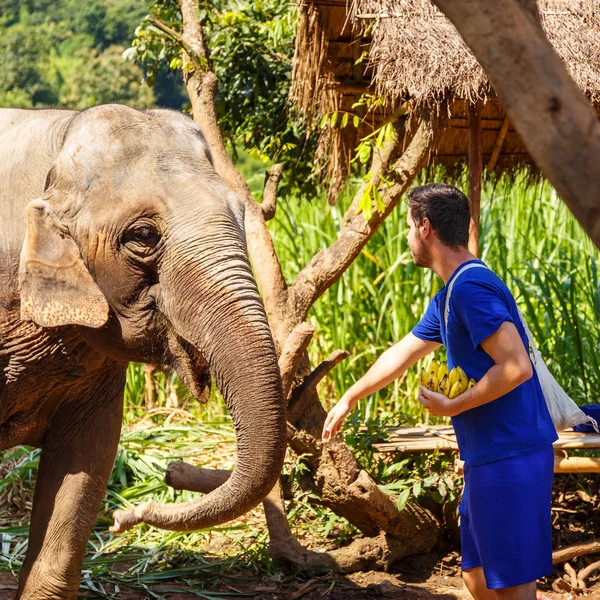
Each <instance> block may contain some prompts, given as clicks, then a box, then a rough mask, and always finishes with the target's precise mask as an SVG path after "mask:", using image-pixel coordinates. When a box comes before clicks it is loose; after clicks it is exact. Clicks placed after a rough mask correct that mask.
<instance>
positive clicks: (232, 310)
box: [0, 104, 286, 600]
mask: <svg viewBox="0 0 600 600" xmlns="http://www.w3.org/2000/svg"><path fill="white" fill-rule="evenodd" d="M0 207H1V213H0V215H1V216H0V219H1V220H0V450H4V449H7V448H10V447H13V446H15V445H20V444H26V445H31V446H34V447H39V448H41V459H40V464H39V469H38V474H37V480H36V487H35V492H34V501H33V509H32V515H31V527H30V534H29V545H28V550H27V553H26V557H25V561H24V564H23V567H22V569H21V573H20V576H19V585H18V590H17V597H18V598H23V599H34V598H35V599H38V598H40V599H52V598H60V599H62V600H64V599H65V598H74V597H75V596H76V594H77V590H78V588H79V582H80V577H81V566H82V561H83V557H84V553H85V547H86V544H87V540H88V538H89V536H90V535H91V531H92V528H93V525H94V522H95V519H96V515H97V511H98V510H99V508H100V505H101V501H102V497H103V494H104V491H105V488H106V485H107V482H108V478H109V475H110V472H111V469H112V466H113V462H114V458H115V454H116V450H117V445H118V440H119V434H120V428H121V421H122V413H123V391H124V385H125V372H126V368H127V364H128V363H129V362H130V361H136V362H144V363H152V364H159V365H165V366H168V367H170V368H173V369H175V370H176V371H177V373H178V374H179V376H180V377H181V379H182V380H183V382H184V383H185V384H186V385H187V387H188V389H189V390H190V391H191V393H192V394H193V395H194V396H195V397H196V398H197V399H199V400H203V399H205V396H206V392H207V389H209V388H210V384H211V379H214V381H215V384H216V385H217V386H218V387H219V389H220V390H221V392H222V394H223V396H224V398H225V402H226V405H227V408H228V410H229V411H230V413H231V416H232V421H233V424H234V428H235V431H236V439H237V464H236V468H235V470H234V472H233V474H232V476H231V477H230V478H229V480H228V481H227V482H226V483H224V484H223V485H222V486H221V487H220V488H218V489H216V490H214V491H213V492H211V493H210V494H207V495H205V496H203V497H201V498H199V499H198V500H194V501H191V502H184V503H179V504H177V503H174V504H152V503H150V504H147V505H145V506H140V507H138V508H136V509H135V512H134V513H124V514H119V515H117V516H116V517H115V518H116V521H115V530H116V531H121V530H123V529H125V528H127V527H130V526H132V525H133V524H135V523H136V522H139V521H141V520H144V521H145V522H146V523H150V524H153V525H156V526H158V527H162V528H167V529H175V530H192V529H201V528H205V527H210V526H214V525H217V524H219V523H223V522H225V521H228V520H231V519H233V518H236V517H238V516H239V515H241V514H243V513H245V512H247V511H248V510H250V509H251V508H252V507H254V506H256V505H257V504H258V503H259V502H260V501H261V500H262V499H263V498H264V497H265V496H266V495H267V493H268V492H269V491H270V489H271V488H272V487H273V485H274V484H275V482H276V480H277V478H278V476H279V474H280V471H281V467H282V464H283V459H284V454H285V447H286V442H285V436H286V425H285V423H286V421H285V406H284V402H283V397H282V385H281V377H280V373H279V368H278V364H277V355H276V350H275V346H274V342H273V338H272V336H271V332H270V329H269V324H268V322H267V317H266V314H265V310H264V306H263V304H262V300H261V297H260V295H259V291H258V288H257V285H256V282H255V280H254V278H253V274H252V270H251V266H250V263H249V260H248V255H247V248H246V240H245V233H244V206H243V204H242V202H241V201H240V200H239V198H238V197H237V196H236V195H235V194H234V193H233V191H232V190H231V189H230V188H228V187H227V185H226V184H225V183H224V181H223V180H222V179H221V178H220V177H219V176H218V175H217V173H216V172H215V169H214V167H213V161H212V158H211V153H210V150H209V148H208V146H207V143H206V141H205V138H204V137H203V134H202V132H201V129H200V128H199V127H198V126H197V125H196V124H195V123H194V122H193V121H192V120H191V119H190V118H188V117H187V116H185V115H183V114H180V113H177V112H174V111H169V110H164V109H156V110H147V111H138V110H136V109H133V108H129V107H127V106H122V105H117V104H106V105H101V106H95V107H92V108H89V109H86V110H84V111H71V110H60V109H0ZM132 514H133V516H132ZM119 520H121V522H119Z"/></svg>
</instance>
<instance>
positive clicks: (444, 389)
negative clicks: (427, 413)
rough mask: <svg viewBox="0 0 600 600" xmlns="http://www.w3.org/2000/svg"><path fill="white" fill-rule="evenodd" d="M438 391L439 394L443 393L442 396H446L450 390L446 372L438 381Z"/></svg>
mask: <svg viewBox="0 0 600 600" xmlns="http://www.w3.org/2000/svg"><path fill="white" fill-rule="evenodd" d="M438 392H439V393H440V394H444V396H447V395H448V393H449V392H450V387H449V386H448V373H446V374H445V375H444V376H443V377H442V378H441V379H440V382H439V383H438Z"/></svg>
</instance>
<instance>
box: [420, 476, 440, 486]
mask: <svg viewBox="0 0 600 600" xmlns="http://www.w3.org/2000/svg"><path fill="white" fill-rule="evenodd" d="M439 478H440V476H439V475H429V476H428V477H425V479H423V487H426V488H427V487H431V486H432V485H433V484H434V483H436V482H437V481H438V480H439Z"/></svg>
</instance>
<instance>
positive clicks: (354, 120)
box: [352, 115, 360, 128]
mask: <svg viewBox="0 0 600 600" xmlns="http://www.w3.org/2000/svg"><path fill="white" fill-rule="evenodd" d="M352 124H353V125H354V127H356V128H358V126H359V125H360V117H359V116H358V115H354V116H353V117H352Z"/></svg>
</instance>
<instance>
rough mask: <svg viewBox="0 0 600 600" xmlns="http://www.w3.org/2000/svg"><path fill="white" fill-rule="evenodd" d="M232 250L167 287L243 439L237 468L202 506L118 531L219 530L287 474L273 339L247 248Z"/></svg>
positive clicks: (140, 511)
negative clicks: (142, 527) (146, 527)
mask: <svg viewBox="0 0 600 600" xmlns="http://www.w3.org/2000/svg"><path fill="white" fill-rule="evenodd" d="M228 248H229V250H228V251H229V252H230V254H229V256H228V257H227V259H226V260H219V259H217V258H215V256H216V255H215V253H214V248H213V252H208V254H207V255H206V256H205V257H204V260H200V261H197V260H195V261H194V262H191V261H188V262H186V263H185V264H180V265H179V269H177V271H179V272H176V271H175V270H173V271H172V273H171V275H169V276H168V279H170V280H171V281H170V282H169V281H166V282H165V286H164V287H165V289H168V290H169V295H165V297H164V299H163V302H164V312H165V314H166V316H167V317H168V319H169V320H170V322H171V324H172V327H173V329H174V331H175V333H176V334H177V335H178V336H179V337H181V338H183V339H184V340H185V341H186V342H187V343H188V344H190V345H191V346H193V347H194V348H195V349H196V350H197V351H199V352H200V353H201V354H202V357H203V358H204V360H206V362H207V363H208V365H209V367H210V371H211V374H212V376H213V378H214V379H215V382H216V384H217V386H218V387H219V389H220V390H221V393H222V394H223V396H224V398H225V402H226V404H227V408H228V409H229V411H230V413H231V416H232V420H233V424H234V427H235V432H236V438H237V464H236V467H235V469H234V471H233V473H232V475H231V477H230V478H229V479H228V480H227V481H226V482H225V483H224V484H223V485H222V486H220V487H219V488H217V489H216V490H214V491H213V492H211V493H209V494H207V495H206V496H203V497H202V498H200V499H199V500H197V501H194V502H185V503H179V504H154V503H149V504H146V505H142V506H140V507H138V508H136V509H135V510H134V511H118V512H117V513H115V528H114V530H115V531H123V530H125V529H128V528H129V527H131V526H133V525H135V524H136V523H139V522H145V523H148V524H151V525H155V526H157V527H161V528H164V529H172V530H177V531H188V530H195V529H203V528H207V527H213V526H216V525H219V524H221V523H224V522H226V521H229V520H231V519H235V518H237V517H239V516H240V515H242V514H244V513H246V512H247V511H248V510H250V509H252V508H254V507H255V506H256V505H257V504H259V503H260V502H261V501H262V500H263V499H264V497H265V496H266V495H267V494H268V493H269V491H270V490H271V488H272V487H273V486H274V484H275V482H276V481H277V479H278V477H279V475H280V472H281V468H282V465H283V459H284V455H285V448H286V419H285V408H284V403H283V397H282V390H281V378H280V373H279V367H278V364H277V357H276V354H275V348H274V344H273V339H272V337H271V333H270V330H269V326H268V323H267V319H266V315H265V311H264V307H263V305H262V301H261V299H260V296H259V294H258V290H257V288H256V284H255V282H254V279H253V277H252V273H251V270H250V265H249V263H248V260H247V257H246V255H245V248H244V246H243V244H242V243H240V244H239V247H238V248H237V251H236V252H235V255H234V256H232V255H231V244H230V245H229V246H228ZM166 278H167V276H165V279H166ZM161 283H162V281H161Z"/></svg>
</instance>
